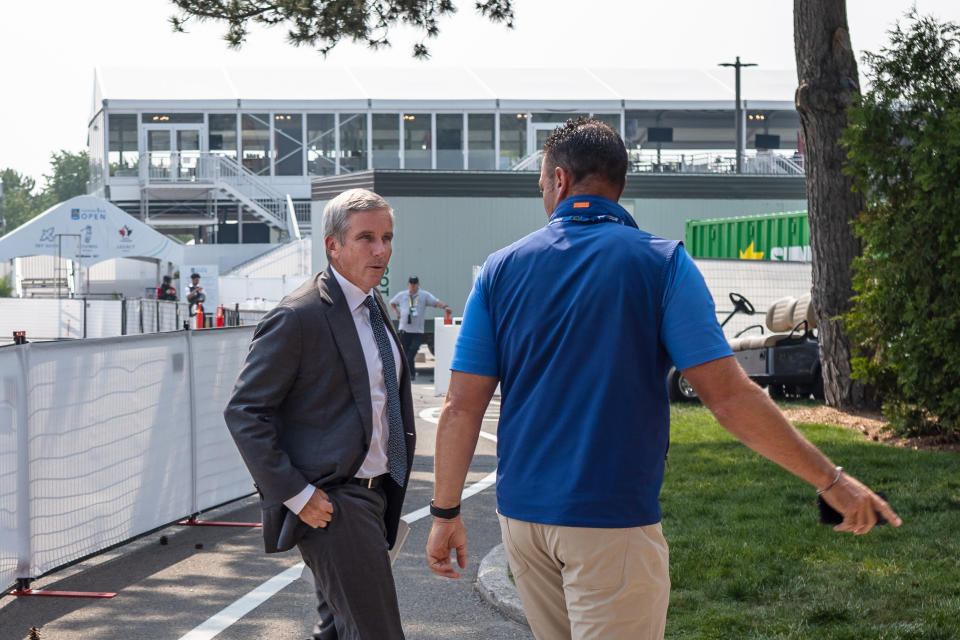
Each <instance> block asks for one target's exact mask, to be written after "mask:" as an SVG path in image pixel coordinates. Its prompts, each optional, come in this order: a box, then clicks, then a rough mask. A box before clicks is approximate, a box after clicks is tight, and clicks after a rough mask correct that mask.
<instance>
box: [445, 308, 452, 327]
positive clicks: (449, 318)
mask: <svg viewBox="0 0 960 640" xmlns="http://www.w3.org/2000/svg"><path fill="white" fill-rule="evenodd" d="M452 314H453V312H452V311H450V307H447V315H446V317H444V319H443V324H453V317H452Z"/></svg>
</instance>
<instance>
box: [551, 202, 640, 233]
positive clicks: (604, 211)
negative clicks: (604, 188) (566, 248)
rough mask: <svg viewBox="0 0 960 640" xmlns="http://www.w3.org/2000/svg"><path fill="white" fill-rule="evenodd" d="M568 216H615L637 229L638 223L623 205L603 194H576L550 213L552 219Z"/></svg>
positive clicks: (621, 221) (622, 222)
mask: <svg viewBox="0 0 960 640" xmlns="http://www.w3.org/2000/svg"><path fill="white" fill-rule="evenodd" d="M567 216H577V217H580V218H597V217H599V216H614V217H615V218H617V220H618V221H619V222H620V223H621V224H624V225H626V226H628V227H633V228H634V229H637V228H639V227H637V223H636V222H634V220H633V216H631V215H630V213H629V212H628V211H627V210H626V209H624V208H623V207H621V206H620V205H619V204H617V203H616V202H614V201H613V200H610V199H608V198H604V197H603V196H591V195H576V196H570V197H569V198H567V199H565V200H563V201H561V202H560V204H558V205H557V208H556V209H554V211H553V213H552V214H550V221H551V222H553V220H555V219H556V218H565V217H567Z"/></svg>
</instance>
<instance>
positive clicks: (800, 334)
mask: <svg viewBox="0 0 960 640" xmlns="http://www.w3.org/2000/svg"><path fill="white" fill-rule="evenodd" d="M730 302H732V303H733V311H731V312H730V315H728V316H727V317H726V319H724V321H723V322H722V323H721V325H720V326H721V327H722V326H723V325H725V324H727V322H728V321H729V320H730V318H732V317H733V316H734V315H736V314H737V313H743V314H745V315H748V316H749V315H753V314H754V313H755V310H754V308H753V305H752V304H750V301H749V300H747V299H746V298H745V297H743V296H742V295H740V294H739V293H731V294H730ZM764 324H765V325H766V329H767V330H768V331H769V333H765V332H764V326H763V325H759V324H755V325H751V326H749V327H747V328H746V329H744V330H743V331H740V332H739V333H738V334H737V335H736V336H735V337H734V338H733V339H732V340H730V348H731V349H732V350H733V355H734V357H735V358H736V359H737V362H739V363H740V366H741V367H743V370H744V371H746V373H747V375H748V376H750V379H751V380H753V381H754V382H756V383H757V384H758V385H760V386H761V387H766V388H767V390H768V392H769V394H770V397H771V398H774V399H782V398H808V397H810V395H813V396H814V397H815V398H818V399H823V375H822V373H821V371H820V345H819V342H818V340H817V334H816V331H815V329H816V328H817V317H816V314H815V313H814V309H813V303H812V302H811V300H810V295H809V294H807V295H805V296H803V297H801V298H799V299H798V298H794V297H793V296H787V297H785V298H781V299H779V300H777V301H776V302H774V303H773V304H772V305H770V308H769V309H767V314H766V321H765V323H764ZM756 331H759V333H756ZM667 385H668V389H669V392H670V400H671V401H672V402H681V401H693V400H696V399H697V394H696V392H695V391H694V390H693V387H692V386H691V385H690V383H689V382H687V379H686V378H684V377H683V374H681V373H680V372H679V371H678V370H677V369H676V368H672V367H671V369H670V372H669V373H668V374H667Z"/></svg>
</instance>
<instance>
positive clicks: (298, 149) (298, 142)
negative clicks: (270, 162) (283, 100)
mask: <svg viewBox="0 0 960 640" xmlns="http://www.w3.org/2000/svg"><path fill="white" fill-rule="evenodd" d="M273 148H274V149H275V150H276V151H275V153H276V161H275V162H274V169H273V171H274V175H278V176H302V175H303V116H302V115H300V114H299V113H275V114H274V115H273Z"/></svg>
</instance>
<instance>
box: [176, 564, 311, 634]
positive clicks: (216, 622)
mask: <svg viewBox="0 0 960 640" xmlns="http://www.w3.org/2000/svg"><path fill="white" fill-rule="evenodd" d="M302 573H303V563H302V562H298V563H297V564H295V565H293V566H292V567H290V568H289V569H287V570H286V571H284V572H282V573H279V574H277V575H275V576H273V577H272V578H270V579H269V580H267V581H266V582H264V583H263V584H261V585H260V586H259V587H257V588H256V589H254V590H253V591H251V592H250V593H248V594H247V595H245V596H243V597H242V598H240V599H239V600H237V601H236V602H234V603H233V604H231V605H228V606H227V607H225V608H224V609H221V610H220V611H219V612H218V613H216V614H215V615H214V616H213V617H211V618H209V619H208V620H207V621H206V622H204V623H202V624H201V625H199V626H197V627H194V628H193V630H192V631H189V632H188V633H187V634H186V635H184V636H181V637H180V640H209V639H210V638H213V637H215V636H217V635H219V634H220V632H221V631H223V630H225V629H226V628H227V627H229V626H230V625H232V624H233V623H234V622H236V621H237V620H239V619H240V618H242V617H243V616H245V615H247V614H248V613H250V612H251V611H253V610H254V609H256V608H257V607H258V606H260V605H261V604H263V603H264V602H266V601H267V600H268V599H269V598H270V597H271V596H273V595H274V594H276V593H277V592H278V591H280V590H281V589H283V588H284V587H285V586H287V585H288V584H290V583H291V582H293V581H294V580H297V579H298V578H299V577H300V574H302Z"/></svg>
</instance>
